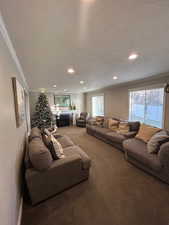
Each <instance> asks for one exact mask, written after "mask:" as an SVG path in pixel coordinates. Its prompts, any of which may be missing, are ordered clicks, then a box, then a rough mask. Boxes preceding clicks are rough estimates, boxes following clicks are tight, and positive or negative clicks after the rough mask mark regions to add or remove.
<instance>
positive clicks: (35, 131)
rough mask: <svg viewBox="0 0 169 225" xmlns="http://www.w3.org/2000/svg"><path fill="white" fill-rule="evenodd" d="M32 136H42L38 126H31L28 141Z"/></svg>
mask: <svg viewBox="0 0 169 225" xmlns="http://www.w3.org/2000/svg"><path fill="white" fill-rule="evenodd" d="M33 138H42V136H41V130H40V129H39V128H38V127H33V128H32V129H31V133H30V136H29V141H32V139H33Z"/></svg>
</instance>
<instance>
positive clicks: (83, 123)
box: [76, 112, 88, 127]
mask: <svg viewBox="0 0 169 225" xmlns="http://www.w3.org/2000/svg"><path fill="white" fill-rule="evenodd" d="M87 119H88V113H87V112H81V113H80V117H79V118H77V119H76V126H78V127H86V122H87Z"/></svg>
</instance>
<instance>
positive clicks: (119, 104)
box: [85, 73, 169, 128]
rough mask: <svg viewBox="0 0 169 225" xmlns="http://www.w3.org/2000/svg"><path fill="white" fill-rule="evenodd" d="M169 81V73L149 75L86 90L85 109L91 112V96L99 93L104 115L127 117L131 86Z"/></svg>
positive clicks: (168, 115)
mask: <svg viewBox="0 0 169 225" xmlns="http://www.w3.org/2000/svg"><path fill="white" fill-rule="evenodd" d="M166 82H169V73H168V74H165V75H159V76H155V77H151V78H149V79H144V80H139V81H135V82H129V83H126V84H122V85H116V86H111V87H107V88H104V89H100V90H96V91H93V92H88V93H86V94H85V105H86V110H87V111H88V112H89V113H90V115H91V113H92V107H91V97H92V96H93V95H97V94H100V93H103V94H104V99H105V116H112V115H113V116H117V117H120V118H122V119H128V116H129V97H128V91H129V89H132V88H138V87H145V86H149V85H150V86H151V85H155V84H162V83H166ZM164 120H165V121H164V124H165V128H169V94H167V95H166V105H165V118H164Z"/></svg>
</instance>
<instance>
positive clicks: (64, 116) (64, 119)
mask: <svg viewBox="0 0 169 225" xmlns="http://www.w3.org/2000/svg"><path fill="white" fill-rule="evenodd" d="M71 121H72V114H71V113H61V114H60V115H59V116H56V124H57V126H58V127H65V126H70V125H71Z"/></svg>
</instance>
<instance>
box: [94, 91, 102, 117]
mask: <svg viewBox="0 0 169 225" xmlns="http://www.w3.org/2000/svg"><path fill="white" fill-rule="evenodd" d="M100 96H101V97H103V115H102V116H104V115H105V96H104V93H100V94H95V95H92V96H91V115H92V117H96V116H93V102H92V98H93V97H100Z"/></svg>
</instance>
